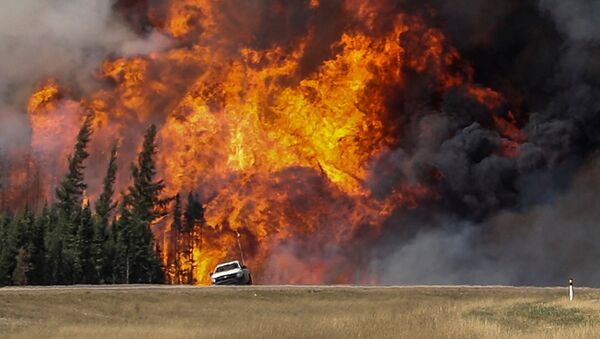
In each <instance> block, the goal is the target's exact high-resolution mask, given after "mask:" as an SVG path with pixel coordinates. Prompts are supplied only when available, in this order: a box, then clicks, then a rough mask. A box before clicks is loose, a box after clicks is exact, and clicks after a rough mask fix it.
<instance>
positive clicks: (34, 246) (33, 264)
mask: <svg viewBox="0 0 600 339" xmlns="http://www.w3.org/2000/svg"><path fill="white" fill-rule="evenodd" d="M49 213H50V212H49V209H48V205H47V204H45V205H44V208H43V209H42V213H41V215H40V216H39V217H38V218H35V217H34V215H33V214H31V217H30V218H31V221H30V222H29V223H28V230H27V247H26V250H27V256H28V257H27V259H28V260H29V269H28V270H27V282H28V283H29V284H32V285H43V284H45V283H46V281H45V267H46V244H45V237H46V225H45V223H46V222H47V220H48V215H49Z"/></svg>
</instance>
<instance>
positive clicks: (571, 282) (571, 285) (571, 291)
mask: <svg viewBox="0 0 600 339" xmlns="http://www.w3.org/2000/svg"><path fill="white" fill-rule="evenodd" d="M569 301H573V278H569Z"/></svg>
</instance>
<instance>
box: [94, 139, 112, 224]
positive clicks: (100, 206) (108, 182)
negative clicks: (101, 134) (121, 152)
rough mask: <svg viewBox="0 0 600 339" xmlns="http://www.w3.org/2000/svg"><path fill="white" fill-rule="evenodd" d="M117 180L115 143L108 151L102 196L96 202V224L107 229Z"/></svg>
mask: <svg viewBox="0 0 600 339" xmlns="http://www.w3.org/2000/svg"><path fill="white" fill-rule="evenodd" d="M116 179H117V144H116V143H115V144H114V145H113V147H112V149H111V151H110V159H109V161H108V168H107V170H106V176H105V177H104V182H103V190H102V194H100V197H99V198H98V202H96V205H95V208H96V220H97V221H96V223H97V224H98V225H101V226H104V227H105V228H107V227H108V222H109V220H110V216H111V213H112V212H113V211H114V209H115V203H114V202H113V195H114V193H115V190H114V186H115V181H116Z"/></svg>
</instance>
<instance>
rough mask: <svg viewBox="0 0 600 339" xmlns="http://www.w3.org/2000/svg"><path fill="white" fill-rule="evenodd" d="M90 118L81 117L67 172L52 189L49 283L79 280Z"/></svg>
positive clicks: (90, 131) (91, 116)
mask: <svg viewBox="0 0 600 339" xmlns="http://www.w3.org/2000/svg"><path fill="white" fill-rule="evenodd" d="M92 121H93V115H92V114H88V115H87V116H86V117H85V120H84V122H83V125H82V126H81V129H80V130H79V133H78V134H77V141H76V143H75V147H74V150H73V153H72V154H71V155H70V156H69V158H68V161H69V164H68V170H67V173H66V174H65V176H64V178H63V180H62V181H61V184H60V185H59V187H58V188H57V189H56V197H57V200H58V201H57V204H56V211H57V213H58V216H57V226H56V227H53V231H52V233H49V234H48V238H49V244H48V251H49V256H50V260H49V261H50V262H49V263H50V266H51V269H52V271H51V276H52V280H51V281H52V283H58V284H72V283H75V282H77V281H78V280H79V279H81V274H82V272H81V270H82V267H81V265H80V258H79V251H80V248H78V245H77V238H78V234H77V233H78V230H79V226H80V222H81V218H82V216H83V213H82V207H81V205H82V202H83V198H84V196H83V194H84V192H85V189H86V188H87V185H86V184H85V182H84V173H83V172H84V169H85V166H84V161H85V160H86V159H87V158H88V157H89V153H88V152H87V145H88V143H89V141H90V137H91V134H92Z"/></svg>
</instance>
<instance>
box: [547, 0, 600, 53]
mask: <svg viewBox="0 0 600 339" xmlns="http://www.w3.org/2000/svg"><path fill="white" fill-rule="evenodd" d="M539 5H540V8H541V9H542V10H544V11H547V12H549V13H550V14H551V15H552V17H553V18H554V20H555V21H556V23H557V24H558V27H559V28H560V30H561V31H562V32H564V33H565V34H567V35H568V36H569V39H571V40H573V41H578V42H587V43H590V42H594V43H599V42H600V20H599V18H600V2H598V1H595V0H570V1H561V0H540V2H539Z"/></svg>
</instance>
